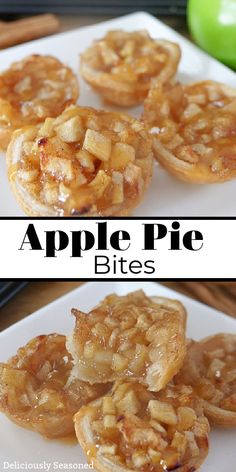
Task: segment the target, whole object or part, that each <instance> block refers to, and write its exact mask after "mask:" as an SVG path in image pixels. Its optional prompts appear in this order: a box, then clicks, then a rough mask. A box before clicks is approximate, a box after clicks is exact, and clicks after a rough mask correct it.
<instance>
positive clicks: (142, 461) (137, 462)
mask: <svg viewBox="0 0 236 472" xmlns="http://www.w3.org/2000/svg"><path fill="white" fill-rule="evenodd" d="M149 461H150V459H149V457H148V455H147V454H145V452H144V451H142V450H141V449H140V450H138V451H135V452H134V453H133V454H132V462H133V464H134V466H135V467H137V468H138V469H139V468H140V467H143V466H144V465H147V464H148V463H149Z"/></svg>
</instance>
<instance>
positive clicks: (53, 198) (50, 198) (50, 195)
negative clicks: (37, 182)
mask: <svg viewBox="0 0 236 472" xmlns="http://www.w3.org/2000/svg"><path fill="white" fill-rule="evenodd" d="M42 193H43V197H44V199H45V200H46V202H47V203H48V204H49V205H54V204H55V203H56V202H57V200H58V184H57V183H56V182H46V183H45V184H44V186H43V192H42Z"/></svg>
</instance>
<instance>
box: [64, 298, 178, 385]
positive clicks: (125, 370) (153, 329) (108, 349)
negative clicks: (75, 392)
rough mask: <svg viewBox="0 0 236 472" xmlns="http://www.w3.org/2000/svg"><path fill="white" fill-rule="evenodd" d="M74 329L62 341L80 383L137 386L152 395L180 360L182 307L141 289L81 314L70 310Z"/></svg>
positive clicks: (106, 301) (166, 379)
mask: <svg viewBox="0 0 236 472" xmlns="http://www.w3.org/2000/svg"><path fill="white" fill-rule="evenodd" d="M72 314H73V315H74V316H75V328H74V332H73V334H72V335H71V336H68V337H67V349H68V350H69V352H71V354H72V357H73V359H74V369H73V371H72V372H73V375H74V376H75V377H77V378H79V379H80V380H84V381H87V382H90V383H91V384H93V383H94V382H108V381H109V382H110V381H115V380H117V379H122V380H129V381H134V382H141V383H142V384H145V385H147V386H148V388H149V389H150V390H152V391H158V390H160V389H162V388H163V387H165V386H166V384H167V383H168V382H169V380H170V379H172V377H173V376H174V375H175V374H176V373H177V372H178V370H179V369H180V367H181V365H182V363H183V360H184V357H185V352H186V349H185V324H186V313H185V309H184V307H183V305H182V304H181V303H180V302H177V301H175V300H169V299H167V298H162V297H147V296H146V295H145V294H144V292H143V291H142V290H140V291H137V292H131V293H129V294H128V295H126V296H118V295H115V294H113V295H109V296H107V297H106V298H105V299H104V300H103V301H102V302H101V303H100V305H98V307H96V308H95V309H93V310H92V311H90V313H88V314H85V313H82V312H81V311H79V310H76V309H74V310H72Z"/></svg>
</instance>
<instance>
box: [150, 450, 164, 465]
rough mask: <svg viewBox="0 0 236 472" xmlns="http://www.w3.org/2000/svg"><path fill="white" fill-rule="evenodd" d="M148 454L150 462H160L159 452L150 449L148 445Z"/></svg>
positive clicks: (155, 463)
mask: <svg viewBox="0 0 236 472" xmlns="http://www.w3.org/2000/svg"><path fill="white" fill-rule="evenodd" d="M148 455H149V457H150V459H151V461H152V464H154V465H157V464H159V463H160V460H161V453H160V452H158V451H155V449H152V448H151V447H149V449H148Z"/></svg>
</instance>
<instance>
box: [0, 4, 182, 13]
mask: <svg viewBox="0 0 236 472" xmlns="http://www.w3.org/2000/svg"><path fill="white" fill-rule="evenodd" d="M186 3H187V0H146V1H145V0H110V1H109V0H101V1H99V0H22V1H21V0H0V14H8V15H9V14H26V13H28V14H33V13H46V12H50V13H57V14H73V13H80V14H81V15H82V14H86V15H88V14H90V13H91V14H92V15H95V14H98V15H104V14H108V15H114V16H115V15H118V14H119V15H120V14H125V13H131V12H134V11H137V10H145V11H148V12H150V13H153V14H156V15H158V16H162V15H170V16H172V15H173V16H176V15H179V16H183V15H185V11H186Z"/></svg>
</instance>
